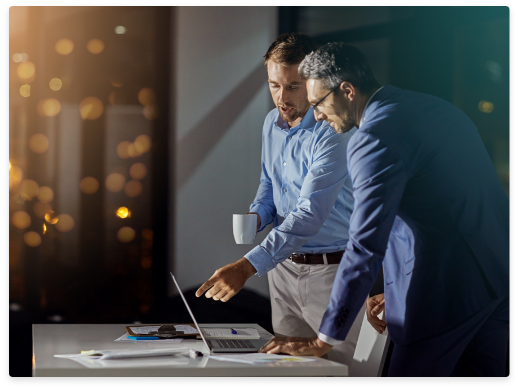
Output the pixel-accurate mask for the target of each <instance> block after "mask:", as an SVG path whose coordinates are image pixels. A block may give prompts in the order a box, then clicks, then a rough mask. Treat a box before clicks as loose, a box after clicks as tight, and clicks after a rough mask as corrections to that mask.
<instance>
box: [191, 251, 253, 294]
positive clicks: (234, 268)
mask: <svg viewBox="0 0 519 389" xmlns="http://www.w3.org/2000/svg"><path fill="white" fill-rule="evenodd" d="M256 272H257V271H256V268H255V267H254V266H252V264H251V263H250V262H249V261H248V260H247V258H241V259H240V260H238V261H236V262H234V263H231V264H229V265H227V266H224V267H222V268H220V269H218V270H217V271H215V272H214V274H213V275H212V276H211V278H209V279H208V280H207V281H206V282H204V284H203V285H202V286H201V287H200V288H199V289H198V290H197V291H196V297H200V296H201V295H203V294H204V292H205V291H207V293H206V294H205V297H207V298H211V297H212V298H213V300H220V301H223V302H226V301H229V299H230V298H231V297H232V296H234V295H235V294H236V293H238V292H239V291H240V289H241V288H243V285H245V282H246V281H247V280H248V279H249V278H250V277H251V276H252V275H254V274H256Z"/></svg>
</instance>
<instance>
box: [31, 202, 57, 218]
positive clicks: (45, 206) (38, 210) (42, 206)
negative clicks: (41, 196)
mask: <svg viewBox="0 0 519 389" xmlns="http://www.w3.org/2000/svg"><path fill="white" fill-rule="evenodd" d="M51 209H52V208H51V206H50V204H49V203H40V202H39V201H38V202H37V203H35V204H34V206H33V207H32V210H33V211H34V215H35V216H36V217H39V218H40V219H44V218H45V214H46V213H47V212H49V211H50V210H51Z"/></svg>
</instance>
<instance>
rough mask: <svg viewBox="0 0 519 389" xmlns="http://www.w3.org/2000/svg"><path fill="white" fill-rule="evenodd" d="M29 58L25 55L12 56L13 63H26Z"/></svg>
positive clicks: (16, 54)
mask: <svg viewBox="0 0 519 389" xmlns="http://www.w3.org/2000/svg"><path fill="white" fill-rule="evenodd" d="M28 60H29V56H28V55H27V54H26V53H15V54H13V62H17V63H18V62H27V61H28Z"/></svg>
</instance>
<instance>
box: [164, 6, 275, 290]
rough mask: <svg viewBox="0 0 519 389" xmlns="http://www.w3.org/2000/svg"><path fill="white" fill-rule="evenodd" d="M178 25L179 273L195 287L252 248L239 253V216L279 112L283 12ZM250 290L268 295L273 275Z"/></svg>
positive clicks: (180, 17)
mask: <svg viewBox="0 0 519 389" xmlns="http://www.w3.org/2000/svg"><path fill="white" fill-rule="evenodd" d="M173 24H174V25H176V34H177V37H176V47H177V51H176V58H177V62H176V73H175V75H174V77H175V82H176V85H177V89H176V96H175V100H176V101H177V103H176V112H177V118H176V128H177V133H176V137H177V138H176V155H177V158H176V164H175V161H173V160H172V161H171V162H170V163H171V169H172V170H173V169H175V170H174V171H175V175H176V181H175V183H174V184H175V186H176V188H175V190H176V195H177V202H176V211H175V212H176V215H175V217H174V220H172V221H171V223H172V224H173V223H174V225H175V230H176V235H175V244H174V245H172V247H171V250H172V254H173V253H174V257H175V263H174V268H173V269H172V270H173V271H175V272H176V275H177V276H178V279H179V282H180V285H181V287H183V288H188V287H193V286H197V285H200V284H202V283H203V282H204V281H206V279H207V278H209V277H210V276H211V275H212V274H213V272H214V271H215V270H216V269H217V268H219V267H222V266H224V265H226V264H228V263H230V262H234V261H236V260H238V259H239V258H241V257H242V256H243V255H245V254H246V253H247V252H248V251H249V250H250V249H252V248H253V247H254V246H253V245H236V243H235V242H234V238H233V234H232V214H233V213H246V212H248V210H249V205H250V203H251V202H252V200H253V199H254V196H255V194H256V190H257V187H258V184H259V178H260V161H261V155H260V154H261V131H262V126H263V121H264V119H265V115H266V114H267V113H268V111H269V110H270V109H272V108H273V104H272V100H271V97H270V94H269V92H268V87H267V73H266V70H265V68H264V66H263V65H262V60H263V59H262V56H263V55H264V54H265V52H266V51H267V49H268V47H269V45H270V44H271V43H272V41H273V40H274V39H275V37H276V34H277V9H276V8H275V7H220V8H219V7H203V8H198V7H179V8H178V13H177V17H176V19H175V21H174V22H173ZM265 235H266V231H263V233H261V234H260V235H259V236H258V237H257V238H256V241H255V243H256V244H258V243H260V242H261V240H262V239H263V238H264V236H265ZM171 256H173V255H171ZM170 287H171V286H170ZM246 287H249V288H252V289H253V290H255V291H257V292H258V293H261V294H263V295H268V286H267V279H266V277H261V278H259V277H252V278H251V279H249V281H248V282H247V284H246ZM170 293H174V290H173V288H172V287H171V289H170Z"/></svg>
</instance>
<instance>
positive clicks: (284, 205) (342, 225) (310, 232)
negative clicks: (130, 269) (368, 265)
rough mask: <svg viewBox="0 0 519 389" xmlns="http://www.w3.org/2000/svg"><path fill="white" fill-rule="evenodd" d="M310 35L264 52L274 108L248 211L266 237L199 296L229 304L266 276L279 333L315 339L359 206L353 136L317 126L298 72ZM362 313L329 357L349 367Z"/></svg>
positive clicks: (286, 38)
mask: <svg viewBox="0 0 519 389" xmlns="http://www.w3.org/2000/svg"><path fill="white" fill-rule="evenodd" d="M316 49H317V46H316V45H315V43H314V42H313V41H312V40H311V38H309V37H308V36H306V35H302V34H284V35H281V36H280V37H278V38H277V39H276V41H275V42H274V43H273V44H272V45H271V46H270V48H269V49H268V51H267V53H266V55H265V57H264V58H265V61H264V63H265V66H266V67H267V71H268V83H269V89H270V92H271V95H272V98H273V101H274V104H275V105H276V109H274V110H272V111H271V112H270V113H269V114H268V115H267V117H266V119H265V123H264V126H263V148H262V158H261V168H262V170H261V180H260V185H259V188H258V192H257V194H256V198H255V199H254V202H253V203H252V205H251V207H250V212H249V213H255V214H256V215H258V230H260V231H261V230H262V229H263V228H265V226H267V225H268V224H270V223H273V227H274V228H273V229H272V231H271V232H270V233H269V234H268V236H267V237H266V238H265V240H264V241H263V242H262V243H261V244H260V245H258V246H257V247H255V248H254V249H253V250H251V251H250V252H249V253H247V254H246V255H245V256H244V257H243V258H241V259H240V260H238V261H237V262H235V263H232V264H230V265H227V266H225V267H223V268H221V269H218V270H217V271H216V272H215V273H214V275H213V276H212V277H211V278H210V279H209V280H208V281H207V282H206V283H204V284H203V285H202V286H201V287H200V289H199V290H198V291H197V296H201V295H202V294H203V293H204V292H206V297H208V298H213V299H214V300H220V301H224V302H225V301H228V300H229V299H230V298H231V297H232V296H234V294H236V293H237V292H238V291H239V290H240V289H241V288H242V287H243V285H244V284H245V282H246V280H247V279H248V278H249V277H251V276H252V275H254V274H257V275H258V276H262V275H264V274H265V273H268V278H269V287H270V295H271V304H272V322H273V327H274V332H275V333H276V335H282V336H312V335H315V334H316V333H317V332H318V327H319V323H320V321H321V319H322V316H323V314H324V312H325V309H326V305H327V303H328V301H329V297H330V293H331V287H332V284H333V280H334V278H335V274H336V272H337V268H338V266H339V262H340V260H341V258H342V254H343V252H344V249H345V247H346V244H347V242H348V228H349V217H350V215H351V211H352V209H353V197H352V187H351V180H350V178H349V176H348V167H347V163H346V151H347V144H348V140H349V138H350V137H351V136H352V134H353V132H354V131H352V132H350V133H348V134H337V133H336V132H335V131H334V129H333V128H332V127H331V126H330V125H329V124H328V123H326V122H324V121H323V122H318V121H316V119H315V117H314V112H313V109H312V108H311V107H310V105H309V103H308V100H307V92H306V83H305V81H303V80H302V79H301V78H300V77H299V74H298V72H297V69H298V66H299V63H300V62H301V61H302V60H303V58H304V57H305V55H306V54H309V53H310V52H312V51H313V50H316ZM362 318H363V311H361V312H360V313H359V314H358V317H357V319H356V320H355V323H354V324H353V327H352V330H350V332H349V334H348V338H347V339H346V341H345V342H343V343H341V345H340V346H339V347H336V348H334V349H333V350H332V352H330V354H329V356H328V357H329V358H330V359H332V360H335V361H338V362H341V363H344V364H347V365H349V364H351V361H352V359H353V354H354V351H355V346H356V343H357V339H358V335H359V332H360V327H361V324H362Z"/></svg>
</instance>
